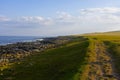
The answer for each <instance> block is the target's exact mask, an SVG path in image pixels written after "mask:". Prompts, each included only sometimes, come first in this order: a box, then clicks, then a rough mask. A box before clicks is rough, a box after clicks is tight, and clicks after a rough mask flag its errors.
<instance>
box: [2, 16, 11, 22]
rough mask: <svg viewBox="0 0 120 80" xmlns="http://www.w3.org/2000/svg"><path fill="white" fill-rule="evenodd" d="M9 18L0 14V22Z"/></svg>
mask: <svg viewBox="0 0 120 80" xmlns="http://www.w3.org/2000/svg"><path fill="white" fill-rule="evenodd" d="M9 20H10V19H9V18H8V17H5V16H0V22H2V21H3V22H4V21H9Z"/></svg>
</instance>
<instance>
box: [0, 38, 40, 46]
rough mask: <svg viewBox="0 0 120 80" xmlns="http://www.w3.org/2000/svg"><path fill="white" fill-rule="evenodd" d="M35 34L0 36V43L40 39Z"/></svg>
mask: <svg viewBox="0 0 120 80" xmlns="http://www.w3.org/2000/svg"><path fill="white" fill-rule="evenodd" d="M41 38H42V37H35V36H0V45H6V44H12V43H16V42H29V41H35V40H37V39H41Z"/></svg>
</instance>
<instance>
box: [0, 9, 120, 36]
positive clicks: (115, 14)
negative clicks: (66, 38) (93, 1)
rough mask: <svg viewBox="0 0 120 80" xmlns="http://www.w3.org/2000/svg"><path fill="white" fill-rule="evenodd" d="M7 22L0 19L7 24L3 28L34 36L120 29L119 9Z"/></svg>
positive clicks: (86, 10)
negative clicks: (21, 31)
mask: <svg viewBox="0 0 120 80" xmlns="http://www.w3.org/2000/svg"><path fill="white" fill-rule="evenodd" d="M8 20H9V19H8V18H6V17H0V21H7V22H8V23H7V25H3V26H8V27H9V26H12V27H13V26H15V27H14V28H15V29H18V32H19V30H23V31H24V30H26V31H27V30H28V33H31V31H32V32H33V33H34V35H35V33H36V31H37V33H36V34H37V35H39V34H41V35H42V34H45V35H47V34H48V35H51V34H75V33H83V32H97V31H107V30H116V29H120V8H115V7H114V8H113V7H112V8H110V7H105V8H87V9H81V10H80V14H79V15H72V14H70V13H68V12H63V11H61V12H60V11H58V12H57V14H56V16H55V17H42V16H23V17H19V18H18V20H17V19H11V20H12V21H8ZM16 20H17V21H16ZM3 24H4V23H3ZM0 25H2V23H0ZM44 26H45V27H44ZM12 30H14V29H11V31H12ZM13 32H14V31H13ZM16 32H17V30H16ZM23 33H24V32H23Z"/></svg>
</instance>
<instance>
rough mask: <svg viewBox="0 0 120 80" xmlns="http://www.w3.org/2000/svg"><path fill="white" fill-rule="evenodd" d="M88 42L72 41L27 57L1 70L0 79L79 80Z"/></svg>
mask: <svg viewBox="0 0 120 80" xmlns="http://www.w3.org/2000/svg"><path fill="white" fill-rule="evenodd" d="M88 45H89V42H88V41H87V40H84V41H78V40H77V42H76V41H75V42H74V41H73V42H71V43H69V44H66V45H63V46H62V47H59V48H56V49H52V50H47V51H45V52H43V53H40V54H36V55H33V56H30V57H27V58H26V59H25V60H24V61H23V62H21V63H20V64H17V63H16V64H14V65H13V67H12V68H10V69H6V70H4V71H1V72H2V73H3V75H2V76H0V80H4V79H10V80H79V78H80V76H79V75H80V74H81V72H80V70H79V69H80V68H81V66H82V65H83V64H84V62H85V57H86V52H87V48H88Z"/></svg>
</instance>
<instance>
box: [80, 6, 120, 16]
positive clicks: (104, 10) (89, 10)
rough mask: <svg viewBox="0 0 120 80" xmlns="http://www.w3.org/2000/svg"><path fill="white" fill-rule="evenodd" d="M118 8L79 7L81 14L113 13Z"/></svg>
mask: <svg viewBox="0 0 120 80" xmlns="http://www.w3.org/2000/svg"><path fill="white" fill-rule="evenodd" d="M119 12H120V8H116V7H104V8H87V9H81V10H80V13H81V14H93V13H94V14H97V13H98V14H113V13H119Z"/></svg>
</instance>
